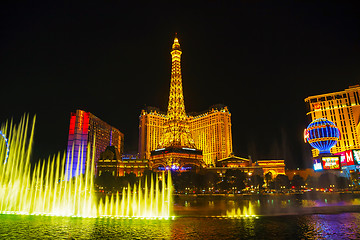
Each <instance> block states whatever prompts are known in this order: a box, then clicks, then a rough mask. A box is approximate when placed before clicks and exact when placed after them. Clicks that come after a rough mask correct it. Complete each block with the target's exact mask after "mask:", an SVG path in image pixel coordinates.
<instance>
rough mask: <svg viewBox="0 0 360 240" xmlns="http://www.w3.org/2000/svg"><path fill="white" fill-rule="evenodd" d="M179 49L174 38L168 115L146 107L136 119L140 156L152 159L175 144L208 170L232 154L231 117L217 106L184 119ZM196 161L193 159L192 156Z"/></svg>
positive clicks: (225, 108)
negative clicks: (192, 151)
mask: <svg viewBox="0 0 360 240" xmlns="http://www.w3.org/2000/svg"><path fill="white" fill-rule="evenodd" d="M181 53H182V52H181V49H180V44H179V42H178V39H177V38H175V40H174V44H173V48H172V51H171V55H172V72H171V84H170V96H169V106H168V111H167V113H165V112H161V111H160V110H159V109H157V108H153V107H148V108H147V109H143V110H142V111H141V114H140V117H139V154H140V158H142V159H151V157H152V151H155V150H157V149H159V148H160V149H161V148H162V147H164V146H169V145H172V144H174V143H175V145H177V146H187V148H192V149H198V150H201V151H202V161H204V162H205V163H206V164H207V165H208V166H211V165H213V166H214V165H215V164H216V161H217V160H220V159H223V158H226V157H228V156H230V154H231V153H232V151H233V150H232V135H231V114H230V112H229V110H228V108H227V107H226V106H223V105H217V106H213V107H210V109H209V110H208V111H205V112H203V113H198V114H190V115H187V114H186V113H185V106H184V99H183V94H182V82H181V81H182V80H181V67H180V56H181ZM194 157H195V156H194Z"/></svg>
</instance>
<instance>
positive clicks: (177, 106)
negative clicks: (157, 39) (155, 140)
mask: <svg viewBox="0 0 360 240" xmlns="http://www.w3.org/2000/svg"><path fill="white" fill-rule="evenodd" d="M181 54H182V51H181V48H180V43H179V39H178V38H177V34H175V38H174V43H173V45H172V49H171V61H172V67H171V82H170V95H169V104H168V110H167V119H166V122H165V126H164V127H165V128H164V134H163V137H162V139H161V141H160V147H169V146H177V147H180V146H182V147H193V148H194V147H195V144H194V140H193V139H192V137H191V134H190V130H189V126H188V123H187V119H186V112H185V104H184V95H183V88H182V77H181V64H180V63H181Z"/></svg>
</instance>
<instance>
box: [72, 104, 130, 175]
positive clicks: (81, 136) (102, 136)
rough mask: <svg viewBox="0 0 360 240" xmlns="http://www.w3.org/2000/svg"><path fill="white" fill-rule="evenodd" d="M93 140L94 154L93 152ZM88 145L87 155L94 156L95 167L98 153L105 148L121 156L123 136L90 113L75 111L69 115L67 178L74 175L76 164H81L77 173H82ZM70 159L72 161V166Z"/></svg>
mask: <svg viewBox="0 0 360 240" xmlns="http://www.w3.org/2000/svg"><path fill="white" fill-rule="evenodd" d="M94 139H95V152H93V150H94V149H93V142H94ZM88 145H89V147H90V152H89V155H90V157H92V156H93V155H94V156H95V165H96V164H97V161H98V159H99V157H100V153H102V152H104V151H105V149H106V147H107V146H114V147H115V148H116V149H117V150H118V151H119V152H120V154H122V152H123V146H124V134H123V133H121V132H120V131H119V130H118V129H116V128H114V127H112V126H110V125H109V124H107V123H106V122H104V121H102V120H101V119H100V118H98V117H96V116H95V115H93V114H92V113H90V112H85V111H82V110H76V112H75V113H71V115H70V127H69V137H68V147H67V157H66V166H65V173H66V174H67V176H68V177H70V176H75V175H76V170H77V167H78V164H81V165H79V172H80V173H84V171H85V162H86V161H85V159H86V155H87V146H88ZM71 159H73V161H72V162H73V163H72V166H71Z"/></svg>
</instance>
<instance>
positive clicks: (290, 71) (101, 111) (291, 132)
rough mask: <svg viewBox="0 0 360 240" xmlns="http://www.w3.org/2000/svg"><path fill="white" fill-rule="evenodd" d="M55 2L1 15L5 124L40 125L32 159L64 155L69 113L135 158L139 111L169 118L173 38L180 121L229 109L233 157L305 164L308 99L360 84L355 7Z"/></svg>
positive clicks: (6, 8)
mask: <svg viewBox="0 0 360 240" xmlns="http://www.w3.org/2000/svg"><path fill="white" fill-rule="evenodd" d="M12 2H15V1H12ZM50 2H51V3H46V4H44V3H42V4H40V3H39V4H19V3H18V4H16V3H10V4H4V3H1V5H0V34H1V37H0V56H1V57H0V61H1V62H0V79H1V93H2V95H1V96H2V103H1V106H2V107H1V111H0V122H4V121H5V120H6V119H10V118H12V117H13V118H14V119H15V121H18V120H19V119H20V117H21V116H22V115H23V114H24V113H29V114H30V115H31V116H32V115H34V114H36V115H37V122H36V132H35V145H34V159H37V158H40V157H41V158H45V157H47V156H48V155H49V154H54V153H57V152H58V151H61V152H63V151H64V150H65V148H66V144H67V133H68V127H69V119H70V112H72V111H75V110H76V109H83V110H85V111H90V112H92V113H93V114H95V115H96V116H98V117H99V118H101V119H102V120H104V121H106V122H108V123H109V124H111V125H113V126H115V127H117V128H118V129H119V130H120V131H122V132H123V133H124V134H125V151H127V152H131V151H136V150H137V142H138V116H139V113H140V111H141V109H142V108H143V107H144V106H145V105H147V106H156V107H159V108H161V109H162V110H166V106H167V101H168V94H169V84H170V67H171V55H170V49H171V45H172V42H173V38H174V35H175V32H177V33H178V37H179V40H180V44H181V47H182V50H183V55H182V76H183V88H184V97H185V106H186V110H187V112H194V111H195V112H199V111H203V110H206V109H207V108H208V107H209V106H211V105H214V104H217V103H222V104H225V105H227V106H228V107H229V109H230V111H231V113H232V124H233V125H232V133H233V148H234V152H235V153H236V155H238V156H243V157H247V156H248V155H251V156H252V157H253V158H255V159H279V158H281V159H285V161H286V164H287V167H288V168H295V167H308V166H310V156H311V155H310V147H309V146H307V145H305V144H304V142H303V137H302V135H303V129H304V128H305V127H306V126H307V125H308V124H309V118H308V117H307V116H306V106H305V103H304V98H306V97H307V96H311V95H317V94H322V93H328V92H333V91H341V90H344V89H345V88H347V87H348V86H349V85H354V84H358V83H360V67H359V66H360V34H359V30H360V11H359V8H358V6H355V5H353V4H351V2H345V1H338V2H337V3H334V2H330V1H321V2H320V1H319V2H317V1H308V2H306V3H305V2H300V1H299V2H298V1H282V3H279V2H274V1H239V2H237V3H236V4H235V3H234V2H233V1H227V3H219V2H217V1H208V2H202V3H201V4H199V5H194V4H192V5H185V4H183V3H182V2H180V1H177V2H176V4H173V5H164V4H161V5H156V4H151V5H142V4H138V5H133V6H130V5H125V4H123V1H97V2H98V3H96V4H91V3H87V4H85V3H81V4H80V3H79V4H77V5H73V4H64V3H61V4H60V3H58V2H57V1H50ZM54 2H56V3H54ZM224 2H225V1H224Z"/></svg>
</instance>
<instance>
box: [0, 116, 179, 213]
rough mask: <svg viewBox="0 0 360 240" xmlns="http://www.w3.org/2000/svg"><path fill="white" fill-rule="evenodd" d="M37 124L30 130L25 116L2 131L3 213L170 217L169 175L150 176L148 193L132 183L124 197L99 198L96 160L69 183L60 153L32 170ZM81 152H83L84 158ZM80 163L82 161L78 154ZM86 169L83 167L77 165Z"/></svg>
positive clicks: (0, 209) (0, 180)
mask: <svg viewBox="0 0 360 240" xmlns="http://www.w3.org/2000/svg"><path fill="white" fill-rule="evenodd" d="M34 125H35V118H34V119H33V122H32V127H31V129H29V127H28V126H29V118H28V117H24V118H23V119H22V120H21V121H20V124H19V125H18V126H15V125H13V124H12V123H10V124H8V123H6V124H5V125H4V126H2V128H1V133H2V137H3V139H5V141H1V139H0V213H1V214H33V215H50V216H52V215H54V216H77V217H115V218H130V217H131V218H156V219H163V218H164V219H168V218H169V217H171V214H172V201H171V193H172V183H171V175H170V172H169V173H168V177H167V184H165V173H164V172H163V173H162V182H163V183H164V184H160V181H159V180H158V178H156V180H153V178H151V183H150V186H148V185H147V180H145V183H144V190H143V188H142V184H141V182H139V183H138V185H136V184H135V185H134V187H133V188H131V187H130V185H129V186H128V187H127V188H126V189H125V188H124V189H123V190H122V192H121V193H116V194H113V195H111V196H106V197H105V199H101V198H100V199H99V198H97V196H96V194H95V192H94V156H89V155H87V157H86V170H85V174H79V169H77V173H78V174H77V176H76V177H72V176H70V180H69V181H66V180H65V179H68V178H67V176H65V175H64V169H65V159H66V158H65V155H64V156H63V157H61V156H60V154H58V155H57V156H54V157H53V158H49V159H48V160H47V161H45V160H44V161H40V162H39V163H37V164H36V165H35V167H34V169H33V170H31V164H30V155H31V149H32V143H33V136H34ZM28 132H30V136H29V135H28ZM6 138H7V139H6ZM8 147H9V148H8ZM83 147H84V146H83ZM72 152H74V151H72ZM82 152H83V151H79V154H80V153H82ZM87 152H88V153H89V152H90V151H87ZM71 157H73V156H71ZM79 159H83V158H82V157H81V156H79ZM70 164H71V165H72V164H73V163H72V162H71V163H70ZM81 165H82V163H81V164H78V166H81ZM71 167H72V166H71ZM160 185H161V187H160Z"/></svg>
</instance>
